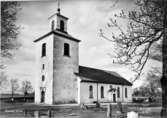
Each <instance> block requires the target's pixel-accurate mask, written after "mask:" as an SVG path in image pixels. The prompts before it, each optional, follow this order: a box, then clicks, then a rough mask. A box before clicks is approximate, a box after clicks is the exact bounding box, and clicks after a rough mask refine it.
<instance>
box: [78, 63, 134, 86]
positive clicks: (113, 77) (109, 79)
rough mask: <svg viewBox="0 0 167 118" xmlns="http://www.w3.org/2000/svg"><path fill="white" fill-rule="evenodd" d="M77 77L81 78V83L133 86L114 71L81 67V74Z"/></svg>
mask: <svg viewBox="0 0 167 118" xmlns="http://www.w3.org/2000/svg"><path fill="white" fill-rule="evenodd" d="M76 75H78V76H80V77H81V82H96V83H106V84H119V85H128V86H132V83H130V82H129V81H128V80H126V79H124V78H123V77H121V76H120V75H119V74H118V73H116V72H112V71H106V70H100V69H95V68H90V67H84V66H79V73H76Z"/></svg>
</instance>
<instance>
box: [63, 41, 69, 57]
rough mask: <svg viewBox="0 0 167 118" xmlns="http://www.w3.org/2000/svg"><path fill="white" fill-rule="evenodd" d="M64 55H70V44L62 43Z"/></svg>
mask: <svg viewBox="0 0 167 118" xmlns="http://www.w3.org/2000/svg"><path fill="white" fill-rule="evenodd" d="M64 56H68V57H70V44H68V43H64Z"/></svg>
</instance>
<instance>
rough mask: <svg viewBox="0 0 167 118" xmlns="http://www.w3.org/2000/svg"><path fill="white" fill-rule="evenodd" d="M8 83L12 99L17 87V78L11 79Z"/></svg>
mask: <svg viewBox="0 0 167 118" xmlns="http://www.w3.org/2000/svg"><path fill="white" fill-rule="evenodd" d="M10 84H11V95H12V101H13V100H14V94H15V92H16V91H17V89H18V88H19V84H18V80H17V79H11V80H10Z"/></svg>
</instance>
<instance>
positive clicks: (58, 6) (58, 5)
mask: <svg viewBox="0 0 167 118" xmlns="http://www.w3.org/2000/svg"><path fill="white" fill-rule="evenodd" d="M57 12H58V13H59V14H60V1H59V0H57Z"/></svg>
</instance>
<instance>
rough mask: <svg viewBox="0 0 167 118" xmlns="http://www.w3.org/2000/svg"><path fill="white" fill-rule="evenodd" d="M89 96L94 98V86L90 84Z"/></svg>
mask: <svg viewBox="0 0 167 118" xmlns="http://www.w3.org/2000/svg"><path fill="white" fill-rule="evenodd" d="M89 98H93V86H92V85H90V86H89Z"/></svg>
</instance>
